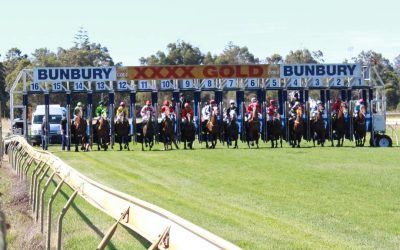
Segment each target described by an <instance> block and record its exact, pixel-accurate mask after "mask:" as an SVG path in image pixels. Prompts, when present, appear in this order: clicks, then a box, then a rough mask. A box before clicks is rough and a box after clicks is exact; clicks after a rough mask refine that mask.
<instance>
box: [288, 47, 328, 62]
mask: <svg viewBox="0 0 400 250" xmlns="http://www.w3.org/2000/svg"><path fill="white" fill-rule="evenodd" d="M313 54H314V55H316V56H317V57H318V58H314V56H313ZM313 54H312V53H311V52H310V51H309V50H308V49H302V50H300V49H298V50H295V51H293V50H291V51H290V52H289V54H288V55H287V56H286V58H285V63H318V60H317V59H319V58H320V57H323V54H322V52H321V51H318V52H315V53H313Z"/></svg>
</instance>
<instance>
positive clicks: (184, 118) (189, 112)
mask: <svg viewBox="0 0 400 250" xmlns="http://www.w3.org/2000/svg"><path fill="white" fill-rule="evenodd" d="M184 107H185V108H184V109H183V110H182V113H181V117H182V122H183V123H186V122H188V115H190V117H191V120H193V116H194V112H193V110H192V107H190V104H189V103H188V102H187V103H185V105H184Z"/></svg>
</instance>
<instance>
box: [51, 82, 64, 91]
mask: <svg viewBox="0 0 400 250" xmlns="http://www.w3.org/2000/svg"><path fill="white" fill-rule="evenodd" d="M51 89H52V90H53V91H54V92H58V91H61V90H62V89H63V86H62V84H61V82H53V83H51Z"/></svg>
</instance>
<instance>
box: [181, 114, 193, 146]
mask: <svg viewBox="0 0 400 250" xmlns="http://www.w3.org/2000/svg"><path fill="white" fill-rule="evenodd" d="M181 131H182V133H181V141H183V146H184V149H186V143H187V144H188V147H189V148H190V149H192V148H193V141H194V140H195V134H196V131H195V127H194V124H193V118H192V117H191V115H190V114H187V117H186V121H185V122H182V123H181Z"/></svg>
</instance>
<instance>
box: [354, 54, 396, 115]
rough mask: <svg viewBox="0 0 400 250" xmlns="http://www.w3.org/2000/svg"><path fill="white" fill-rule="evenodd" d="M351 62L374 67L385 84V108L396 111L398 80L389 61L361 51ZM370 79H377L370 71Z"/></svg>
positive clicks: (380, 56)
mask: <svg viewBox="0 0 400 250" xmlns="http://www.w3.org/2000/svg"><path fill="white" fill-rule="evenodd" d="M353 60H354V62H356V63H360V64H362V65H372V66H374V67H375V69H376V71H377V72H378V74H379V76H380V77H381V78H382V81H383V83H384V84H385V89H386V104H387V108H388V109H389V110H390V109H396V107H397V104H398V102H399V97H400V95H399V91H400V86H399V83H400V78H399V75H398V74H397V73H396V71H395V69H394V67H393V65H392V64H391V63H390V61H389V59H387V58H385V57H383V56H382V54H380V53H377V52H375V51H372V50H369V51H362V52H361V53H360V54H359V55H358V56H357V57H355V58H353ZM372 77H373V78H375V79H376V78H377V77H376V73H375V72H374V71H372Z"/></svg>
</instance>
